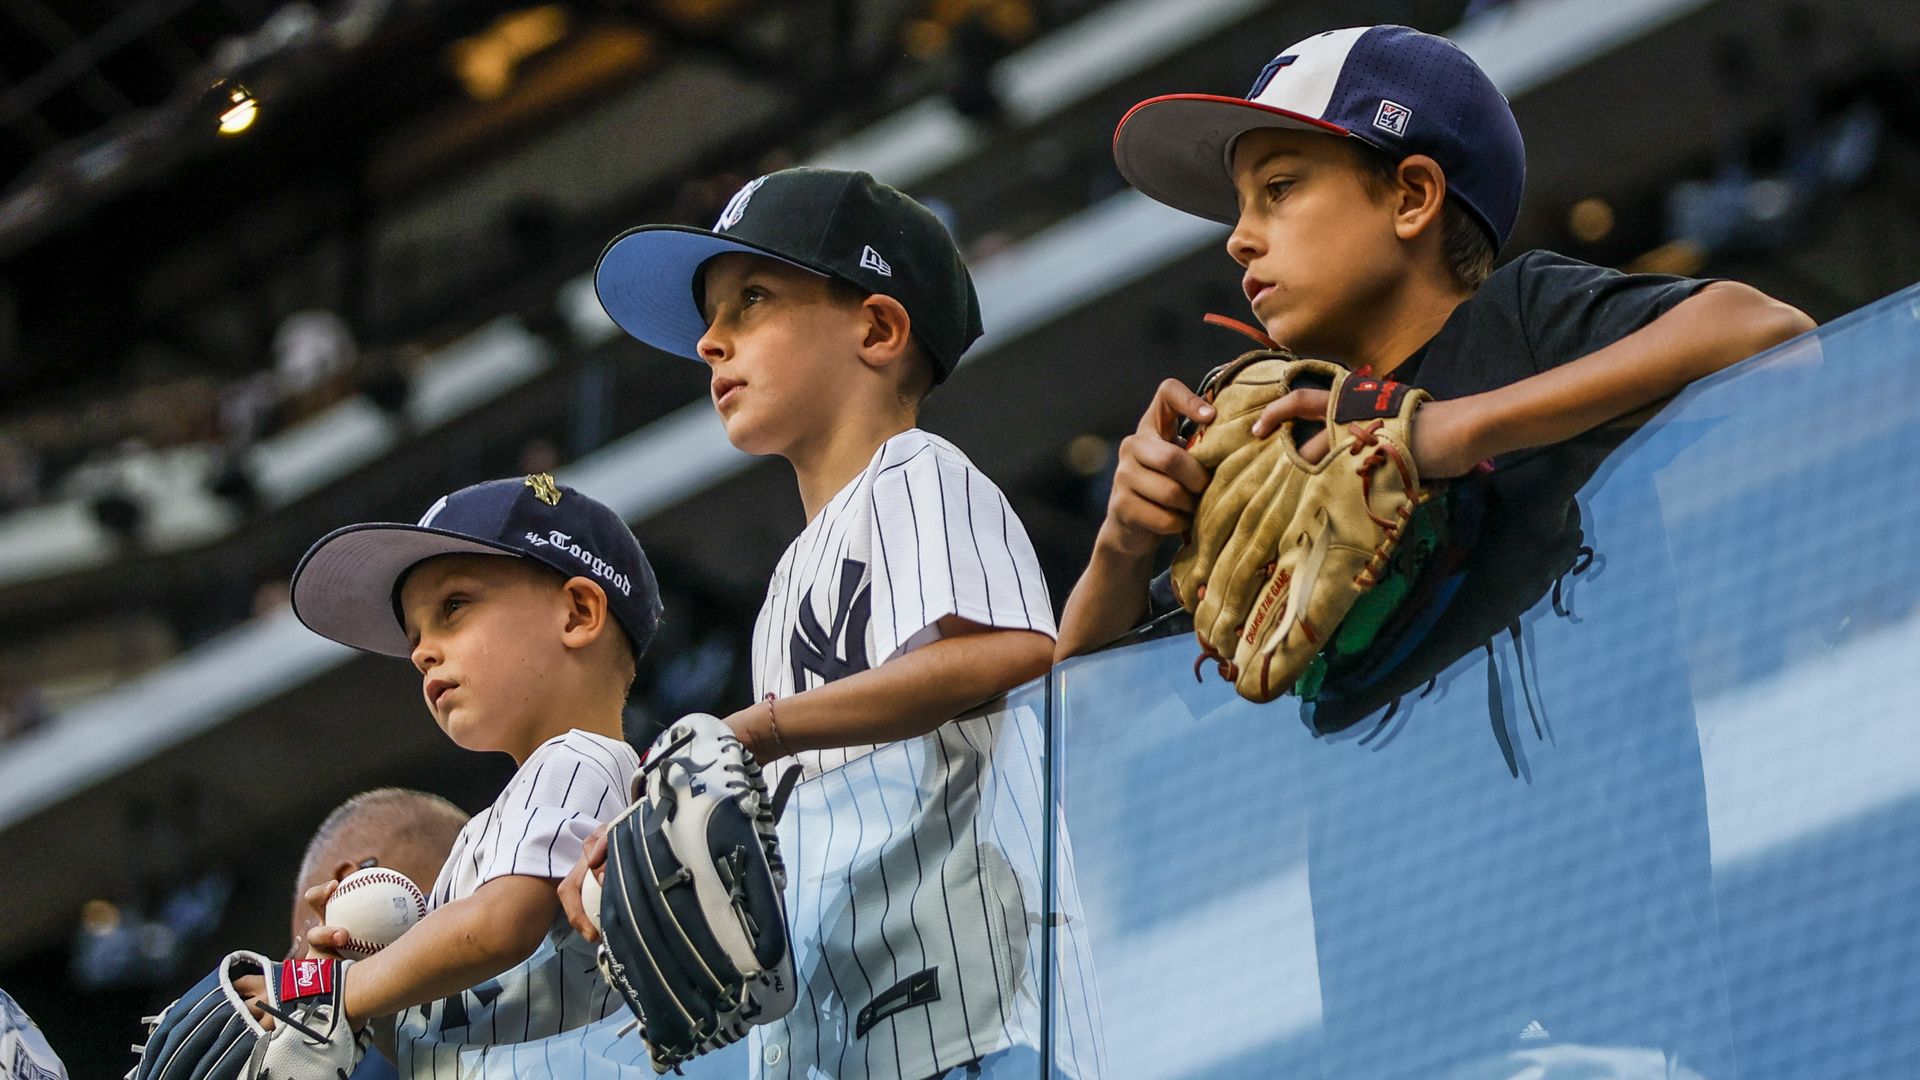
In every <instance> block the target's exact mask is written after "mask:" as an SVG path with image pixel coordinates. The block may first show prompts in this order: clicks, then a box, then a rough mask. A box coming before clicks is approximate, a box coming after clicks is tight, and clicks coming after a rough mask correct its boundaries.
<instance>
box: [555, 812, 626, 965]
mask: <svg viewBox="0 0 1920 1080" xmlns="http://www.w3.org/2000/svg"><path fill="white" fill-rule="evenodd" d="M612 827H613V826H612V823H611V822H609V823H608V824H606V825H602V826H600V827H599V828H597V829H595V830H593V832H592V833H591V834H590V835H588V837H587V846H586V847H585V849H583V850H582V851H581V852H580V858H579V859H577V860H575V861H574V864H573V869H572V870H569V871H567V876H566V877H565V878H563V879H562V880H561V882H560V884H559V886H558V889H559V893H560V909H561V910H562V911H565V912H566V913H567V923H568V924H569V925H571V926H572V927H573V928H574V930H575V931H577V932H578V933H579V935H580V936H581V937H583V938H586V939H587V940H588V941H589V942H592V943H595V944H598V943H599V941H600V931H598V930H596V929H594V926H593V922H592V920H590V919H588V918H587V909H586V906H585V905H584V904H582V903H581V902H580V883H581V882H582V881H584V880H586V877H587V873H588V872H589V871H592V870H597V869H599V867H600V864H602V863H604V862H606V861H607V830H608V829H610V828H612Z"/></svg>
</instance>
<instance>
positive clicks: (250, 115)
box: [220, 83, 260, 136]
mask: <svg viewBox="0 0 1920 1080" xmlns="http://www.w3.org/2000/svg"><path fill="white" fill-rule="evenodd" d="M259 116H260V103H259V102H258V101H256V100H254V96H253V91H251V90H248V89H247V88H246V87H244V86H241V85H240V84H239V83H234V84H233V85H232V86H230V87H228V88H227V91H226V108H225V109H224V110H223V111H222V112H221V113H220V134H222V135H229V136H231V135H238V134H240V133H241V132H244V131H246V130H247V129H248V128H251V127H252V126H253V122H254V121H255V120H256V119H258V118H259Z"/></svg>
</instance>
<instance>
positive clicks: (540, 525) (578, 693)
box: [293, 474, 660, 1078]
mask: <svg viewBox="0 0 1920 1080" xmlns="http://www.w3.org/2000/svg"><path fill="white" fill-rule="evenodd" d="M293 609H294V613H295V614H296V615H298V616H299V618H300V620H301V622H303V623H305V624H306V625H307V627H308V628H309V629H312V630H313V631H314V632H316V633H318V634H321V635H323V636H325V637H329V638H332V639H333V640H335V641H338V642H341V643H342V644H346V645H351V646H354V647H355V648H360V649H365V650H367V651H369V652H375V653H380V654H383V655H387V656H396V657H405V658H408V659H409V660H411V661H412V663H413V665H414V667H415V668H417V669H418V670H419V672H420V676H421V682H422V687H421V688H422V692H423V694H424V696H425V698H426V704H427V708H428V710H429V712H431V713H432V715H433V719H434V722H435V723H436V724H438V725H439V726H440V728H441V730H443V731H445V732H446V733H447V736H448V737H449V738H451V739H452V740H453V741H454V743H455V744H457V745H459V746H460V747H461V748H463V749H467V750H475V751H498V752H502V753H506V754H508V755H510V756H511V757H512V758H513V759H514V763H515V765H516V766H518V771H517V772H516V773H515V774H514V776H513V778H512V779H511V780H510V781H509V782H508V784H507V786H506V788H505V790H504V791H502V792H501V794H500V796H499V798H497V799H496V800H494V803H493V805H492V806H490V807H488V808H487V809H486V810H484V811H482V812H481V813H479V814H478V815H475V816H474V818H473V819H472V820H471V821H469V822H467V824H466V826H465V827H464V828H462V829H461V830H460V831H459V834H458V835H457V836H456V837H455V838H454V840H453V846H452V850H451V851H450V852H449V853H448V854H447V856H446V860H445V864H444V865H443V866H441V867H440V868H439V877H438V880H437V881H436V882H435V883H434V886H433V889H432V892H431V893H430V894H429V901H428V903H429V910H428V914H427V916H426V918H424V919H422V920H421V921H420V923H419V924H418V925H416V926H415V927H413V929H411V930H409V931H408V932H407V933H406V934H405V935H403V936H402V937H401V938H400V939H399V940H398V941H396V942H395V943H394V944H392V945H389V946H388V947H387V948H385V949H383V950H381V951H380V952H378V953H375V954H374V955H373V956H371V957H369V958H368V959H366V960H362V961H360V962H358V963H356V964H354V965H353V966H352V967H351V968H349V969H347V971H346V973H345V977H344V980H343V983H342V986H343V995H342V996H343V1002H344V1008H345V1010H346V1013H347V1016H348V1018H349V1020H350V1021H351V1022H352V1023H353V1024H354V1025H355V1026H356V1027H359V1026H361V1025H364V1024H366V1023H367V1022H368V1021H369V1020H372V1019H375V1018H378V1017H385V1016H393V1015H395V1014H398V1020H397V1024H396V1029H395V1032H394V1042H395V1047H394V1050H395V1055H394V1059H395V1061H396V1062H397V1064H398V1066H399V1072H400V1075H401V1076H411V1077H423V1076H432V1077H435V1078H445V1077H479V1076H486V1075H501V1074H500V1073H498V1072H494V1071H491V1069H492V1067H491V1066H490V1065H489V1064H488V1059H489V1058H494V1057H503V1056H505V1057H511V1056H514V1055H513V1054H512V1053H511V1051H512V1050H513V1049H514V1048H515V1047H517V1046H521V1045H528V1044H535V1043H538V1042H541V1041H544V1040H548V1039H551V1038H552V1037H555V1036H558V1035H562V1034H565V1033H568V1032H571V1031H574V1030H576V1029H580V1028H583V1027H585V1026H587V1025H590V1024H591V1023H592V1022H593V1021H595V1020H598V1019H600V1018H602V1017H605V1016H607V1015H609V1014H610V1013H615V1012H618V1011H619V1009H620V999H619V998H618V997H617V996H615V995H613V994H612V992H611V989H610V988H609V987H607V986H606V984H605V983H604V982H603V981H602V980H601V979H600V976H599V973H598V972H597V971H596V970H595V967H594V963H593V954H592V948H591V946H590V945H588V944H587V943H586V942H583V941H581V940H580V938H579V936H578V935H577V934H574V933H572V932H571V930H570V929H569V927H568V925H567V922H566V920H565V918H564V917H563V916H562V914H561V910H560V905H559V901H558V899H557V897H556V895H555V892H554V886H555V883H556V882H557V881H558V880H559V879H560V878H561V877H563V876H564V875H565V873H566V870H567V868H568V867H569V866H571V865H572V864H573V863H574V861H575V860H576V859H577V858H578V856H579V852H580V849H581V845H582V843H583V841H584V840H585V838H586V837H587V835H588V834H589V833H591V832H592V830H593V829H594V828H595V827H597V826H598V825H599V824H600V823H601V822H603V821H606V820H608V819H609V818H611V817H612V816H613V815H614V814H615V813H616V812H617V811H618V810H619V809H620V808H621V807H622V806H624V805H625V803H626V800H627V783H628V778H629V777H630V776H631V774H632V772H633V770H634V769H635V768H637V767H638V765H639V757H638V755H637V754H635V753H634V751H633V749H632V747H630V746H628V745H627V743H626V742H625V740H624V739H623V738H622V733H621V709H622V706H623V705H624V703H625V701H626V696H627V691H628V688H629V687H630V686H631V684H632V682H633V674H634V663H635V661H636V660H637V659H638V658H639V657H640V656H641V655H642V654H643V653H644V652H645V650H646V647H647V644H648V643H649V642H650V641H651V640H652V638H653V634H654V630H655V629H656V627H657V625H658V622H659V618H660V600H659V591H658V589H657V587H656V586H655V583H654V578H653V571H652V569H651V568H650V567H649V566H648V565H647V560H646V556H645V554H644V553H643V552H642V551H641V550H640V545H639V542H638V541H636V540H635V539H634V537H633V533H632V532H631V531H629V530H628V528H627V526H626V523H625V522H624V521H622V520H621V519H620V517H619V516H618V515H617V514H615V513H614V512H613V511H612V510H610V509H608V508H607V507H605V506H603V505H601V504H600V503H597V502H595V501H593V500H592V499H589V498H587V497H586V496H584V495H581V494H579V493H578V492H576V491H574V490H572V489H571V488H565V487H561V486H560V485H558V484H556V483H555V482H554V480H553V478H552V477H550V476H547V475H545V474H540V475H536V476H528V477H525V478H518V477H516V478H514V479H510V480H496V481H491V482H488V483H483V484H476V485H474V486H472V487H468V488H464V489H462V490H460V491H456V492H454V493H453V494H451V495H448V496H447V497H446V498H443V499H441V500H440V501H439V502H437V503H435V504H434V505H433V507H432V508H431V509H429V510H428V511H427V513H426V516H425V517H423V518H421V519H420V521H419V522H418V523H417V524H414V525H403V524H387V523H382V524H368V525H353V526H348V527H347V528H344V529H340V530H337V531H336V532H334V533H332V534H330V535H328V536H327V537H325V538H324V539H322V540H321V541H320V542H319V543H317V544H315V545H314V546H313V548H312V549H311V550H309V551H308V552H307V554H306V556H305V557H304V558H303V559H302V560H301V563H300V566H299V568H298V569H297V570H296V571H295V572H294V580H293ZM336 885H337V882H327V883H326V884H324V885H321V886H317V887H315V888H314V889H311V890H309V891H308V893H307V899H308V901H309V902H310V903H312V904H314V905H315V906H319V905H323V904H324V903H325V901H326V898H327V897H328V896H330V895H331V892H332V889H333V888H334V887H335V886H336ZM345 940H346V934H345V932H344V931H342V930H340V929H339V928H337V927H331V926H318V927H314V928H312V929H310V930H309V931H308V932H307V942H308V944H309V945H310V946H312V947H313V948H314V949H315V950H316V951H324V950H329V949H333V948H338V947H339V946H341V945H343V944H344V943H345ZM633 1049H634V1050H635V1051H636V1053H638V1052H642V1051H643V1048H641V1047H639V1045H638V1043H637V1041H636V1042H635V1044H634V1047H633ZM502 1052H506V1053H502Z"/></svg>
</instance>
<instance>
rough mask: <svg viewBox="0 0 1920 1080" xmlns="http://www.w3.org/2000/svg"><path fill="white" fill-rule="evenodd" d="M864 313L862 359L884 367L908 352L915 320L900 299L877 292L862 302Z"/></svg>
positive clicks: (861, 307)
mask: <svg viewBox="0 0 1920 1080" xmlns="http://www.w3.org/2000/svg"><path fill="white" fill-rule="evenodd" d="M860 313H861V316H862V318H863V320H864V324H863V327H862V329H863V331H864V334H863V336H862V337H861V339H860V359H861V360H863V361H865V362H866V363H867V365H868V366H870V367H883V366H885V365H887V364H891V363H896V362H898V361H899V359H900V358H901V357H902V356H905V355H906V353H907V348H908V346H909V344H910V343H911V342H912V341H913V319H912V318H911V317H910V316H909V315H908V314H907V309H906V308H905V307H904V306H902V305H901V303H900V301H898V300H895V299H894V298H893V297H891V296H886V295H883V294H881V293H873V294H872V295H870V296H868V297H867V298H866V299H865V300H862V301H861V302H860Z"/></svg>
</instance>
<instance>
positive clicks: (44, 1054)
mask: <svg viewBox="0 0 1920 1080" xmlns="http://www.w3.org/2000/svg"><path fill="white" fill-rule="evenodd" d="M0 1076H5V1077H7V1078H8V1080H67V1067H66V1066H65V1065H63V1064H61V1062H60V1057H59V1055H57V1054H55V1053H54V1052H53V1047H51V1046H49V1045H47V1037H46V1036H45V1035H42V1034H40V1029H39V1028H38V1027H37V1026H35V1025H34V1022H33V1021H32V1020H30V1019H28V1018H27V1013H26V1010H25V1009H22V1008H21V1007H20V1006H19V1005H17V1004H15V1003H14V1000H13V998H12V997H10V996H8V994H7V992H6V991H5V990H0Z"/></svg>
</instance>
